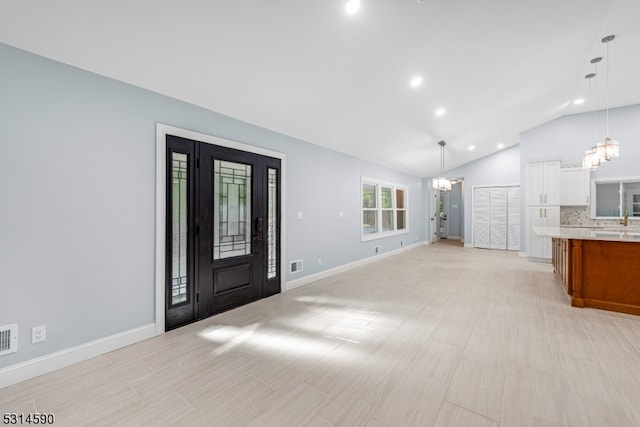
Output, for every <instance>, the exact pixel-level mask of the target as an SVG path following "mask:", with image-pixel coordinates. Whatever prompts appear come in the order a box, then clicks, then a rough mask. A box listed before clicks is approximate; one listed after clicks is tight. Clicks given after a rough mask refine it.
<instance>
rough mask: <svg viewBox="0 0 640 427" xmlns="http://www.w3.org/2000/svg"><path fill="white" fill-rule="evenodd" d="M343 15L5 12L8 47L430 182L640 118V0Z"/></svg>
mask: <svg viewBox="0 0 640 427" xmlns="http://www.w3.org/2000/svg"><path fill="white" fill-rule="evenodd" d="M346 2H347V0H315V1H314V0H242V1H239V0H209V1H204V0H181V1H169V0H164V1H158V0H153V1H152V0H137V1H123V0H114V1H82V0H58V1H43V0H39V1H38V0H31V1H29V0H0V42H2V43H6V44H8V45H12V46H15V47H18V48H21V49H24V50H27V51H30V52H34V53H37V54H40V55H43V56H45V57H49V58H52V59H55V60H57V61H61V62H64V63H67V64H71V65H73V66H76V67H80V68H83V69H86V70H89V71H92V72H95V73H98V74H101V75H104V76H108V77H111V78H114V79H117V80H121V81H124V82H127V83H131V84H133V85H136V86H140V87H143V88H146V89H149V90H152V91H155V92H159V93H162V94H165V95H168V96H171V97H174V98H177V99H181V100H184V101H187V102H190V103H193V104H196V105H199V106H202V107H205V108H208V109H211V110H214V111H217V112H219V113H222V114H225V115H228V116H231V117H234V118H237V119H240V120H243V121H246V122H250V123H253V124H256V125H259V126H262V127H265V128H268V129H272V130H274V131H277V132H280V133H283V134H287V135H290V136H293V137H295V138H299V139H301V140H304V141H308V142H311V143H313V144H317V145H321V146H325V147H328V148H331V149H334V150H337V151H341V152H344V153H348V154H351V155H354V156H357V157H360V158H363V159H366V160H370V161H372V162H375V163H379V164H382V165H385V166H388V167H391V168H394V169H398V170H401V171H404V172H407V173H410V174H413V175H417V176H425V177H428V176H435V175H438V173H439V168H440V151H439V150H440V147H439V146H438V144H437V142H438V141H440V140H445V141H446V142H447V146H446V156H445V157H446V166H447V169H450V168H453V167H455V166H458V165H461V164H464V163H467V162H469V161H472V160H474V159H477V158H479V157H483V156H486V155H488V154H491V153H493V152H495V151H497V150H498V149H499V148H498V144H504V147H509V146H511V145H514V144H517V143H518V134H519V133H520V132H522V131H524V130H526V129H529V128H531V127H534V126H537V125H539V124H541V123H544V122H546V121H549V120H552V119H554V118H557V117H560V116H563V115H567V114H573V113H577V112H584V111H588V110H591V109H593V108H605V107H606V105H608V106H609V107H616V106H623V105H630V104H636V103H640V78H639V76H640V73H639V71H640V24H638V19H639V17H640V1H638V0H600V1H593V0H536V1H527V0H483V1H470V0H360V3H361V7H360V10H359V11H358V13H356V14H353V15H349V14H347V13H345V4H346ZM610 34H613V35H615V36H616V38H615V40H614V41H613V42H611V43H610V44H609V62H608V65H609V84H608V85H605V82H606V64H607V61H606V60H607V58H606V57H605V56H606V53H607V51H606V49H607V45H606V44H604V43H602V42H601V39H602V38H603V37H604V36H607V35H610ZM597 56H602V57H605V58H604V59H603V61H602V62H601V63H600V64H598V65H597V66H595V65H593V64H591V63H590V60H591V59H592V58H594V57H597ZM596 67H598V68H597V70H596ZM594 71H597V74H598V77H596V81H595V85H594V89H592V90H591V96H590V95H589V92H590V90H589V84H588V81H587V80H586V79H585V78H584V76H585V75H586V74H588V73H591V72H594ZM414 77H420V78H421V79H422V83H421V84H420V85H417V87H412V85H411V80H412V79H413V78H414ZM607 87H608V89H606V92H605V88H607ZM607 95H608V104H607V101H606V98H607ZM578 98H582V99H585V100H586V102H584V103H583V104H581V105H575V104H574V103H573V101H574V100H575V99H578ZM438 109H445V110H446V112H445V113H444V114H443V115H440V116H437V115H436V114H435V113H436V110H438ZM470 146H473V147H474V149H473V150H469V147H470ZM585 146H586V142H585ZM585 148H586V147H585Z"/></svg>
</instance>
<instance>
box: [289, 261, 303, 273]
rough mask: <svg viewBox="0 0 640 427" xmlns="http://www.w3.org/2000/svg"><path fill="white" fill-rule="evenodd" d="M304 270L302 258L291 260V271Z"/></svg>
mask: <svg viewBox="0 0 640 427" xmlns="http://www.w3.org/2000/svg"><path fill="white" fill-rule="evenodd" d="M301 271H302V260H301V259H297V260H295V261H291V264H290V265H289V272H290V273H299V272H301Z"/></svg>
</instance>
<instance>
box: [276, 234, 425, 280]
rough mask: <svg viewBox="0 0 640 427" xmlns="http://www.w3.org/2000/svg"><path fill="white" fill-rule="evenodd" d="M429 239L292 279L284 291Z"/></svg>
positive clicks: (387, 255) (402, 250)
mask: <svg viewBox="0 0 640 427" xmlns="http://www.w3.org/2000/svg"><path fill="white" fill-rule="evenodd" d="M428 244H429V242H428V241H423V242H418V243H414V244H412V245H408V246H404V247H402V248H398V249H395V250H393V251H389V252H382V253H380V254H378V255H374V256H370V257H368V258H364V259H360V260H358V261H354V262H351V263H349V264H344V265H340V266H338V267H334V268H330V269H328V270H324V271H321V272H319V273H314V274H310V275H308V276H304V277H301V278H300V279H296V280H291V281H289V282H287V283H285V285H284V292H288V291H292V290H294V289H296V288H300V287H302V286H305V285H308V284H310V283H313V282H317V281H318V280H321V279H326V278H327V277H331V276H333V275H335V274H338V273H342V272H345V271H347V270H351V269H352V268H356V267H360V266H362V265H366V264H370V263H372V262H376V261H378V260H380V259H381V258H387V257H390V256H393V255H397V254H399V253H402V252H405V251H408V250H410V249H414V248H417V247H419V246H426V245H428Z"/></svg>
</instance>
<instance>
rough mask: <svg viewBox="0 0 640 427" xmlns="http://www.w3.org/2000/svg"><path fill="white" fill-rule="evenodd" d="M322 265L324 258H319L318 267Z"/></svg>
mask: <svg viewBox="0 0 640 427" xmlns="http://www.w3.org/2000/svg"><path fill="white" fill-rule="evenodd" d="M321 265H322V258H318V267H319V266H321Z"/></svg>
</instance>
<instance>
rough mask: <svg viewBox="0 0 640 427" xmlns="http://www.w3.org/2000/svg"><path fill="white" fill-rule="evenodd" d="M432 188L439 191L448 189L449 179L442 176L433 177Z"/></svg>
mask: <svg viewBox="0 0 640 427" xmlns="http://www.w3.org/2000/svg"><path fill="white" fill-rule="evenodd" d="M433 188H435V189H436V190H440V191H450V190H451V181H449V180H448V179H447V178H444V177H438V178H433Z"/></svg>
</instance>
